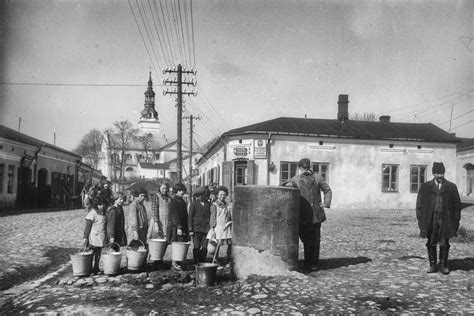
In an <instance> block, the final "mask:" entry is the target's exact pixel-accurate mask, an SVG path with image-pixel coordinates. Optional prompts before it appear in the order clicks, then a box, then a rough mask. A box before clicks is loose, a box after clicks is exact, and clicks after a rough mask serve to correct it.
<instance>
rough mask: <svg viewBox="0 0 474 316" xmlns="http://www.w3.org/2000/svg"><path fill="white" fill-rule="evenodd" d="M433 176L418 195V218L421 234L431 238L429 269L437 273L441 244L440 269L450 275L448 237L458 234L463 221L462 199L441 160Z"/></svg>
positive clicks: (436, 164) (434, 165)
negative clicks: (437, 249) (437, 253)
mask: <svg viewBox="0 0 474 316" xmlns="http://www.w3.org/2000/svg"><path fill="white" fill-rule="evenodd" d="M432 173H433V179H432V180H430V181H428V182H425V183H423V184H422V185H421V187H420V190H419V191H418V195H417V198H416V218H417V219H418V226H419V227H420V237H422V238H428V241H427V243H426V247H427V248H428V259H429V261H430V270H429V271H428V273H434V272H437V271H438V269H437V262H436V247H437V245H438V244H439V269H440V271H441V272H442V273H443V274H449V269H448V254H449V238H452V237H456V236H457V231H458V228H459V221H460V220H461V199H460V197H459V192H458V188H457V187H456V185H455V184H454V183H452V182H449V181H448V180H446V179H445V178H444V173H445V167H444V164H443V163H442V162H434V163H433V168H432Z"/></svg>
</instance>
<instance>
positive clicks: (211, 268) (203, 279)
mask: <svg viewBox="0 0 474 316" xmlns="http://www.w3.org/2000/svg"><path fill="white" fill-rule="evenodd" d="M216 273H217V264H216V263H200V264H197V265H196V284H198V285H206V286H212V285H214V283H215V282H216Z"/></svg>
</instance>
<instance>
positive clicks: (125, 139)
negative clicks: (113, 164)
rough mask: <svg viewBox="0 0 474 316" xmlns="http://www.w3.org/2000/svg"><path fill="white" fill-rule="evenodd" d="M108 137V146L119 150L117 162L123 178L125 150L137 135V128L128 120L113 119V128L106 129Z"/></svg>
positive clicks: (125, 159) (125, 158)
mask: <svg viewBox="0 0 474 316" xmlns="http://www.w3.org/2000/svg"><path fill="white" fill-rule="evenodd" d="M106 133H107V134H108V138H109V140H108V141H109V147H111V148H116V149H117V150H118V151H119V152H120V156H119V157H120V158H119V161H118V164H119V165H120V178H121V179H122V178H123V175H124V169H125V162H126V161H127V151H128V150H129V149H130V145H131V144H132V142H133V141H134V140H136V138H137V135H138V129H137V128H133V125H132V123H131V122H130V121H128V120H124V121H115V122H114V124H113V128H112V129H111V130H107V131H106Z"/></svg>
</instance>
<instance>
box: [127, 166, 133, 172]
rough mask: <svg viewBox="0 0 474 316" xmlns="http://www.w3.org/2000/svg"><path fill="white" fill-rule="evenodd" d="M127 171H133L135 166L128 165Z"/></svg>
mask: <svg viewBox="0 0 474 316" xmlns="http://www.w3.org/2000/svg"><path fill="white" fill-rule="evenodd" d="M125 171H130V172H131V171H133V168H132V167H127V169H125Z"/></svg>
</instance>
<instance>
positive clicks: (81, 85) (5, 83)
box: [0, 82, 163, 87]
mask: <svg viewBox="0 0 474 316" xmlns="http://www.w3.org/2000/svg"><path fill="white" fill-rule="evenodd" d="M0 85H12V86H69V87H143V86H144V84H110V83H107V84H102V83H97V84H94V83H57V82H55V83H46V82H44V83H42V82H0ZM156 86H163V85H162V84H157V85H156Z"/></svg>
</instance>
